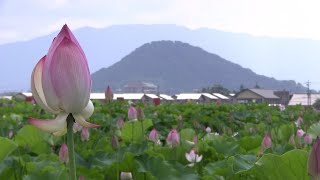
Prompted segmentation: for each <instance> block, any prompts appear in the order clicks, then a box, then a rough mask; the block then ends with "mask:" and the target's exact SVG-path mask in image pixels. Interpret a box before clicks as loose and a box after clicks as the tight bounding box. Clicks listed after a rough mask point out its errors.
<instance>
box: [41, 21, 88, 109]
mask: <svg viewBox="0 0 320 180" xmlns="http://www.w3.org/2000/svg"><path fill="white" fill-rule="evenodd" d="M42 86H43V91H44V92H45V93H44V96H45V99H46V100H47V103H48V105H49V107H59V109H62V110H63V111H64V112H67V113H80V112H81V111H82V110H83V109H84V108H85V107H86V106H87V104H88V101H89V97H90V91H91V77H90V72H89V68H88V63H87V59H86V57H85V54H84V52H83V50H82V48H81V46H80V45H79V43H78V42H77V40H76V38H75V37H74V35H73V34H72V32H71V31H70V29H69V28H68V26H67V25H64V26H63V28H62V29H61V31H60V33H59V34H58V36H57V37H56V38H55V40H54V41H53V43H52V45H51V47H50V49H49V51H48V54H47V57H46V60H45V61H44V64H43V73H42Z"/></svg>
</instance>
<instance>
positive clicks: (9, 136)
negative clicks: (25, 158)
mask: <svg viewBox="0 0 320 180" xmlns="http://www.w3.org/2000/svg"><path fill="white" fill-rule="evenodd" d="M8 138H9V139H12V138H13V131H10V132H9V134H8Z"/></svg>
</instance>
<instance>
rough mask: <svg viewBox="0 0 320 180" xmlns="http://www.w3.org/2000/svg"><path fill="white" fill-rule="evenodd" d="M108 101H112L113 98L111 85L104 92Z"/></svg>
mask: <svg viewBox="0 0 320 180" xmlns="http://www.w3.org/2000/svg"><path fill="white" fill-rule="evenodd" d="M104 95H105V98H106V102H110V101H112V100H113V92H112V91H111V89H110V87H109V86H108V87H107V90H106V91H105V93H104Z"/></svg>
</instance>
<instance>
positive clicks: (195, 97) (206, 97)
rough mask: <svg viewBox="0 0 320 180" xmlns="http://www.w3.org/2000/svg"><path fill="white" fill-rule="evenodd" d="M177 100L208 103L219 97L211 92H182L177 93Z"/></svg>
mask: <svg viewBox="0 0 320 180" xmlns="http://www.w3.org/2000/svg"><path fill="white" fill-rule="evenodd" d="M175 97H176V101H178V102H181V103H185V102H188V101H195V102H198V103H208V102H213V101H217V100H218V98H217V97H215V96H213V95H211V94H209V93H181V94H177V95H175Z"/></svg>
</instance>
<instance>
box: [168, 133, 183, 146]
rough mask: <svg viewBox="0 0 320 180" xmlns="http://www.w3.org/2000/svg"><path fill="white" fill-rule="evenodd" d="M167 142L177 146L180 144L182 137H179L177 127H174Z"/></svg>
mask: <svg viewBox="0 0 320 180" xmlns="http://www.w3.org/2000/svg"><path fill="white" fill-rule="evenodd" d="M166 140H167V144H168V145H169V146H176V145H179V144H180V137H179V133H178V132H177V130H176V129H172V130H171V131H170V132H169V134H168V137H167V139H166Z"/></svg>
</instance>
